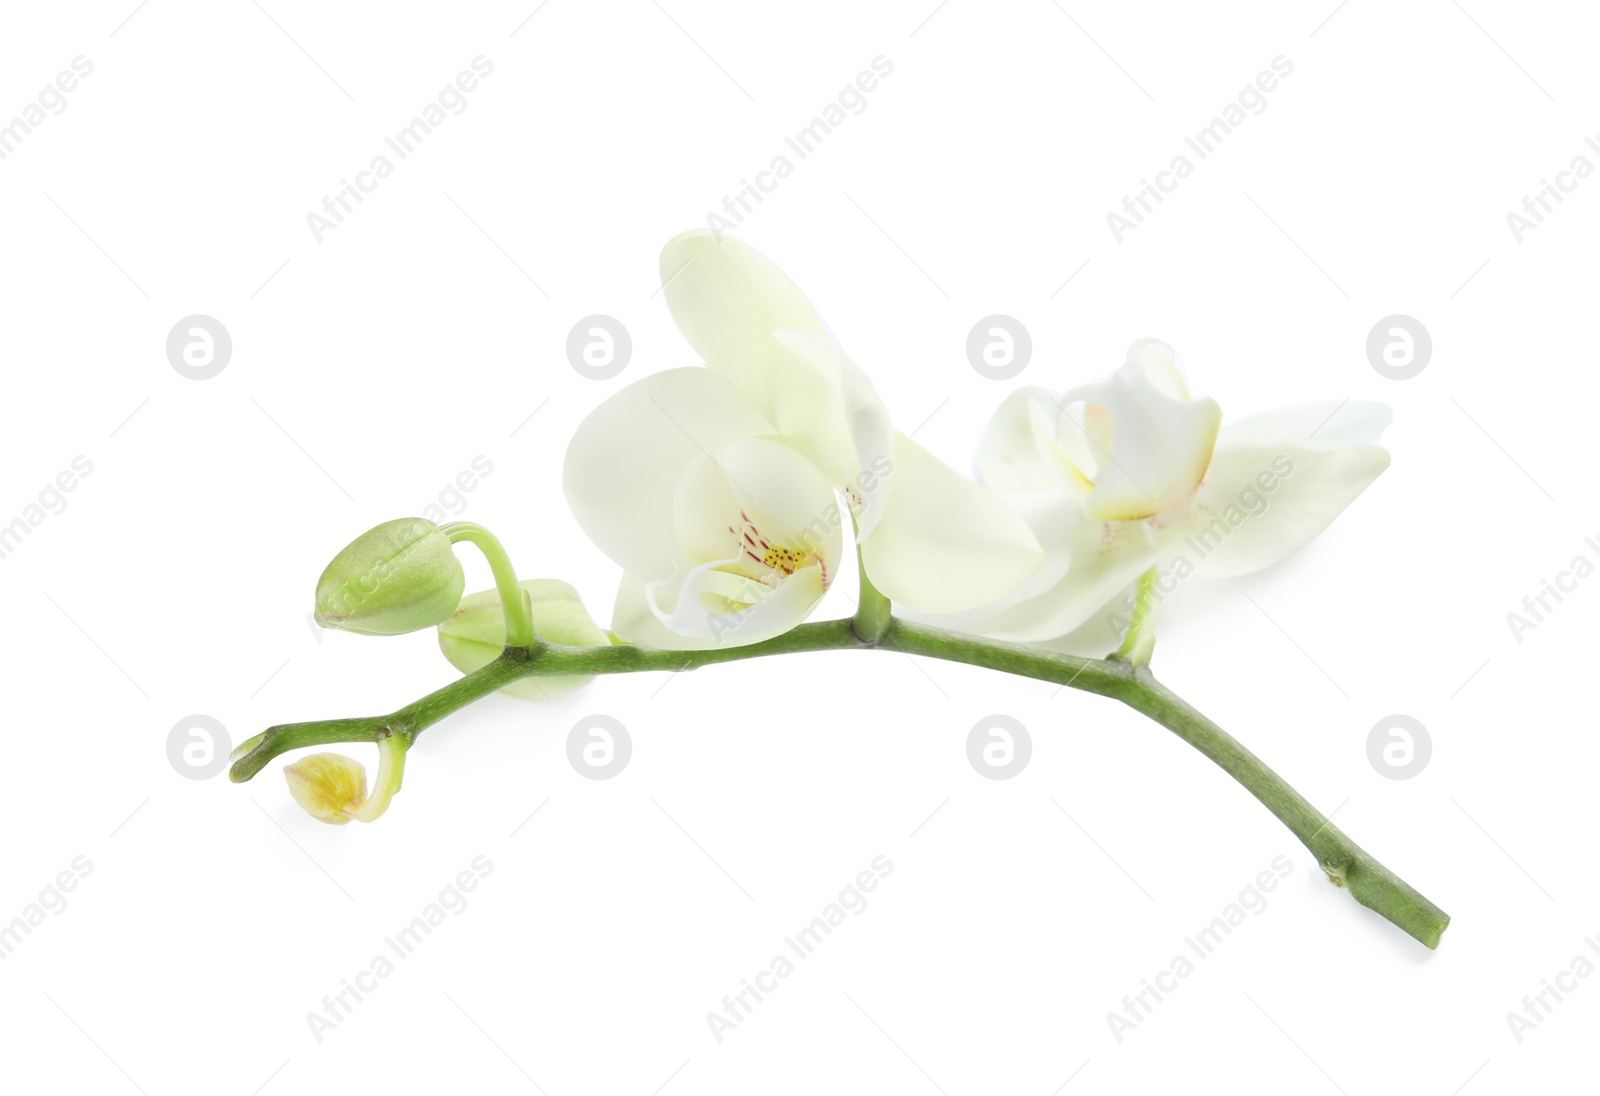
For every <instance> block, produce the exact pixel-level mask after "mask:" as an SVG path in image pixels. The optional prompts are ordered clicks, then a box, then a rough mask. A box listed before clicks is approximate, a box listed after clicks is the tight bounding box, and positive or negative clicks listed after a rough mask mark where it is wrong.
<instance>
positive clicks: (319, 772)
mask: <svg viewBox="0 0 1600 1096" xmlns="http://www.w3.org/2000/svg"><path fill="white" fill-rule="evenodd" d="M283 775H284V777H285V778H286V779H287V780H288V781H289V794H290V795H292V796H294V801H295V802H296V803H298V804H300V806H301V807H302V808H304V809H305V812H306V813H307V814H309V815H310V816H311V817H312V818H315V819H316V820H317V821H318V822H329V823H332V824H333V825H335V826H342V825H344V824H345V823H346V822H348V821H350V819H351V817H352V816H351V814H350V812H351V811H354V810H356V809H358V808H359V807H360V806H361V805H362V804H363V803H365V802H366V801H367V770H366V769H365V768H364V767H362V765H361V763H360V762H359V761H352V760H351V759H350V758H348V757H345V756H344V755H342V754H335V753H320V754H312V755H311V756H310V757H302V758H301V759H300V760H299V761H296V762H295V763H294V764H293V765H285V766H284V767H283Z"/></svg>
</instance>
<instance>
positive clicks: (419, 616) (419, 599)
mask: <svg viewBox="0 0 1600 1096" xmlns="http://www.w3.org/2000/svg"><path fill="white" fill-rule="evenodd" d="M466 584H467V580H466V575H465V574H464V573H463V572H462V570H461V561H460V560H458V559H456V554H455V551H454V550H453V549H452V548H451V546H450V538H449V537H448V536H446V535H445V534H444V533H443V532H441V531H440V529H439V527H438V526H437V525H435V524H433V522H431V521H427V520H424V519H423V518H399V519H397V520H395V521H386V522H384V523H383V524H382V525H379V526H377V527H375V528H373V529H369V530H367V532H365V533H363V534H361V536H359V537H357V538H356V539H355V540H353V541H351V542H350V544H348V545H347V546H346V547H345V549H344V550H343V551H342V552H340V553H339V554H338V555H336V556H334V557H333V562H332V563H330V564H328V568H327V570H325V571H323V572H322V577H321V578H320V579H318V580H317V608H316V618H317V623H318V624H320V625H322V626H323V627H324V628H342V629H344V630H345V631H347V632H358V633H360V634H362V635H369V636H396V635H403V634H404V633H406V632H415V631H418V630H420V629H422V628H431V627H433V626H434V625H436V624H439V623H441V622H443V621H445V620H448V619H449V618H450V614H451V613H453V612H455V609H456V606H457V605H458V604H459V603H460V601H461V591H462V589H463V588H464V587H465V586H466Z"/></svg>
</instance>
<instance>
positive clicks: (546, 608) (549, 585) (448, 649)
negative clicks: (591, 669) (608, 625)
mask: <svg viewBox="0 0 1600 1096" xmlns="http://www.w3.org/2000/svg"><path fill="white" fill-rule="evenodd" d="M518 585H519V586H521V587H522V589H523V596H524V598H525V599H526V601H527V602H528V605H529V609H530V615H531V617H532V619H533V630H534V631H535V632H537V633H538V635H539V638H540V639H543V640H544V641H545V642H547V643H559V644H561V645H563V646H567V647H605V646H607V645H609V644H610V642H611V640H610V639H609V638H608V637H607V635H606V633H605V632H604V631H602V630H601V628H600V626H599V625H598V624H596V623H595V622H594V621H593V620H591V619H590V618H589V613H588V611H587V610H585V609H584V607H583V600H582V599H581V598H579V597H578V591H577V590H574V589H573V588H572V587H571V586H570V585H568V584H567V583H565V582H561V581H560V580H558V579H553V578H530V579H524V580H523V581H522V582H520V583H518ZM505 645H506V620H505V612H504V610H503V608H502V606H501V603H500V592H499V591H498V590H484V591H482V592H480V593H476V594H468V595H467V596H466V597H465V598H463V599H462V601H461V607H460V608H459V609H457V610H456V614H455V615H454V616H452V617H451V618H450V619H449V620H447V621H445V622H444V623H443V624H441V625H439V649H440V650H441V651H443V652H444V657H445V658H447V659H449V660H450V664H451V665H452V666H454V667H455V668H456V669H458V670H460V671H461V672H462V673H464V674H470V673H471V672H472V671H473V670H476V669H478V668H480V667H482V666H487V665H488V664H489V663H491V662H493V661H494V660H495V659H496V658H498V657H499V656H500V652H501V651H502V650H504V649H505ZM592 680H594V678H593V676H592V675H586V676H581V677H571V676H569V677H527V678H523V679H522V680H521V681H513V682H512V683H511V684H510V685H507V686H505V687H504V688H502V689H501V690H500V691H501V692H502V693H506V694H507V695H509V696H519V697H522V698H523V699H525V700H544V699H546V698H547V697H553V696H557V695H559V694H561V693H569V692H571V691H572V690H574V689H577V688H581V687H582V686H584V685H587V684H588V683H589V682H590V681H592Z"/></svg>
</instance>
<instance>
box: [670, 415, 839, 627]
mask: <svg viewBox="0 0 1600 1096" xmlns="http://www.w3.org/2000/svg"><path fill="white" fill-rule="evenodd" d="M672 507H673V523H674V528H675V531H676V535H677V538H678V541H679V543H680V544H681V545H682V546H683V549H684V552H685V555H686V557H687V559H688V560H689V562H690V563H691V564H692V566H691V568H690V569H689V570H688V571H687V573H685V574H683V575H682V576H676V575H675V576H673V577H671V578H664V579H660V580H656V581H652V582H646V584H645V599H646V601H647V603H648V604H649V606H650V608H651V611H652V612H654V613H655V615H656V618H657V619H658V620H659V621H660V622H661V623H662V624H663V625H665V626H666V627H667V628H668V629H669V630H670V631H672V632H674V633H676V634H678V635H680V636H686V637H691V638H697V639H707V638H709V639H712V640H714V641H716V642H717V643H718V644H721V645H728V644H745V643H755V642H758V641H760V640H762V639H770V638H771V637H772V636H775V635H779V634H781V633H783V632H786V631H788V630H789V629H790V628H792V627H794V626H795V625H796V624H798V623H800V622H801V621H802V620H804V619H805V618H806V617H807V616H808V615H809V614H810V612H811V610H812V609H813V608H815V606H816V604H817V602H818V601H820V600H821V598H822V595H823V594H824V593H826V592H827V589H828V586H829V585H830V584H831V582H832V580H833V577H834V576H835V575H837V574H838V570H839V566H840V562H841V559H842V556H843V534H842V532H841V529H842V527H843V524H844V519H843V516H842V515H841V514H840V512H839V505H838V501H837V499H836V498H835V496H834V493H833V487H832V485H831V484H829V482H828V481H827V480H826V479H825V478H824V477H823V475H822V473H821V472H820V471H818V469H817V467H816V465H814V464H812V463H811V462H810V461H809V460H807V459H806V458H805V457H804V456H803V455H801V454H800V453H798V452H796V451H795V450H794V449H792V448H790V447H789V446H787V445H784V444H782V443H781V442H777V441H774V440H771V439H767V438H749V439H744V440H741V441H736V442H733V443H730V444H729V445H727V446H724V447H723V448H722V449H721V450H719V451H718V452H717V453H716V454H715V456H714V458H713V456H710V455H707V456H702V457H701V458H699V459H698V460H695V461H693V462H691V464H690V466H689V468H687V469H686V470H685V471H684V474H683V476H682V477H681V478H680V480H679V482H678V484H677V486H676V489H675V490H674V493H673V499H672Z"/></svg>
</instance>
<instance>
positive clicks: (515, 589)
mask: <svg viewBox="0 0 1600 1096" xmlns="http://www.w3.org/2000/svg"><path fill="white" fill-rule="evenodd" d="M439 531H440V532H441V533H444V534H445V535H446V536H448V537H449V538H450V543H451V544H460V543H461V542H462V541H466V542H467V543H469V544H476V545H477V546H478V550H479V551H481V552H482V553H483V558H484V559H487V560H488V561H489V570H490V571H492V572H493V573H494V585H495V589H497V590H498V591H499V592H500V605H501V607H502V608H503V609H504V611H505V620H506V646H507V647H531V646H533V644H534V634H533V618H532V616H531V615H530V614H529V612H528V602H527V596H526V594H524V593H523V590H522V587H521V586H519V585H517V572H516V570H515V569H514V568H513V567H512V566H511V557H510V556H508V555H506V550H505V549H504V548H503V547H501V546H500V541H499V540H498V539H497V538H496V537H495V535H494V534H493V533H491V532H489V530H487V529H485V528H484V527H483V526H481V525H479V524H477V523H476V522H471V521H456V522H451V523H450V524H449V525H441V526H439Z"/></svg>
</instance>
